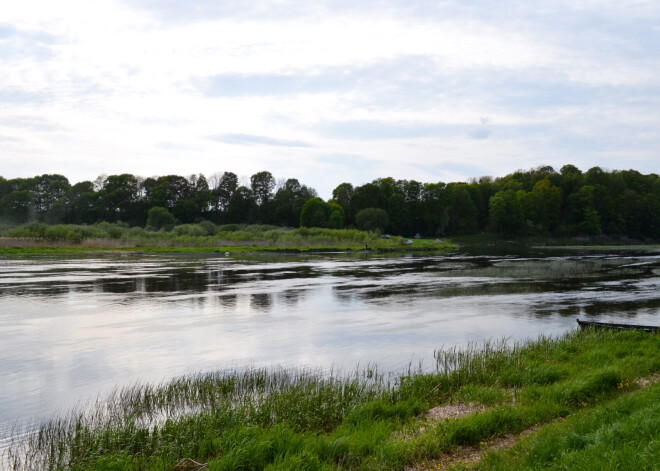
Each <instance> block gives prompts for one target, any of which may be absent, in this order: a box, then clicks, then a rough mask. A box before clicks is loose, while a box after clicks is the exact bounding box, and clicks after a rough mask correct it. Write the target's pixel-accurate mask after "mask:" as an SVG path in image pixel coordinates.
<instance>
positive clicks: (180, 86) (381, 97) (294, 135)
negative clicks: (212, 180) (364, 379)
mask: <svg viewBox="0 0 660 471" xmlns="http://www.w3.org/2000/svg"><path fill="white" fill-rule="evenodd" d="M659 44H660V2H657V1H656V0H649V1H644V0H627V1H626V0H538V1H534V2H527V1H512V0H481V1H477V0H445V1H443V0H428V1H427V0H361V1H354V0H353V1H348V0H335V1H325V0H315V1H308V0H303V1H296V0H252V1H246V0H242V1H238V0H224V1H223V0H185V1H184V0H125V1H122V0H95V1H93V2H90V1H79V0H58V1H57V2H53V1H52V0H21V1H20V2H18V1H14V2H2V5H0V175H2V176H4V177H5V178H15V177H30V176H35V175H40V174H43V173H60V174H63V175H65V176H67V177H68V178H69V179H70V181H71V182H72V183H73V182H78V181H82V180H94V179H95V178H96V177H97V176H98V175H100V174H118V173H133V174H135V175H139V176H143V177H149V176H154V175H167V174H178V175H190V174H193V173H203V174H205V175H206V176H207V177H208V176H211V175H213V174H216V173H222V172H224V171H231V172H234V173H236V174H237V175H241V176H249V175H252V174H254V173H256V172H259V171H262V170H268V171H270V172H271V173H272V174H273V175H274V176H275V177H276V178H298V179H299V180H300V182H301V183H304V184H307V185H309V186H311V187H313V188H315V189H316V190H317V191H318V192H319V194H320V196H322V197H324V198H329V197H330V196H331V192H332V189H333V188H335V187H336V186H337V185H339V184H340V183H342V182H350V183H353V184H354V185H360V184H364V183H367V182H369V181H372V180H374V179H376V178H381V177H394V178H396V179H416V180H419V181H422V182H438V181H444V182H450V181H466V180H468V179H470V178H473V177H480V176H484V175H491V176H502V175H505V174H508V173H511V172H513V171H515V170H517V169H529V168H534V167H538V166H541V165H551V166H553V167H555V168H556V169H559V168H561V166H563V165H564V164H567V163H571V164H574V165H576V166H577V167H579V168H581V169H582V170H587V169H589V168H591V167H593V166H600V167H602V168H604V169H629V168H633V169H636V170H639V171H641V172H643V173H658V172H659V171H660V48H659V47H658V45H659Z"/></svg>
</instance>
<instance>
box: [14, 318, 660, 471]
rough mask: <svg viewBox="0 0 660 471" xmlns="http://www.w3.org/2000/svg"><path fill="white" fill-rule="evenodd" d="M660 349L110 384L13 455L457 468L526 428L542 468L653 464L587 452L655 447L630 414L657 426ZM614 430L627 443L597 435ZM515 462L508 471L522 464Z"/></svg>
mask: <svg viewBox="0 0 660 471" xmlns="http://www.w3.org/2000/svg"><path fill="white" fill-rule="evenodd" d="M659 349H660V337H659V336H658V335H654V334H645V333H640V332H596V331H584V332H582V331H579V332H578V331H573V332H570V333H568V334H566V335H564V336H562V337H559V338H546V337H541V338H539V339H536V340H534V341H529V342H525V343H522V344H518V345H506V344H505V343H504V342H497V343H489V344H485V345H480V346H472V347H470V348H467V349H462V350H460V349H452V350H448V351H438V352H436V355H435V360H436V371H435V372H433V373H425V374H422V373H421V372H415V371H412V370H411V371H408V372H406V373H404V374H402V375H395V376H391V375H383V374H380V373H379V372H378V371H377V370H376V369H374V368H368V369H364V370H361V371H359V372H356V373H354V374H352V375H340V374H336V373H335V374H334V375H333V374H324V373H322V372H319V371H311V370H281V369H272V370H264V369H257V370H248V371H241V372H229V373H222V374H208V375H198V376H191V377H185V378H180V379H176V380H173V381H171V382H168V383H165V384H162V385H158V386H151V385H138V386H134V387H131V388H127V389H123V390H119V391H117V392H116V393H115V394H114V395H112V396H111V397H109V398H107V400H103V401H99V402H98V403H96V404H92V405H90V406H89V407H87V408H85V409H84V410H79V411H76V412H73V413H71V414H70V415H68V416H64V417H62V418H60V419H56V420H53V421H52V422H49V423H47V424H44V425H43V426H42V428H41V429H40V430H39V432H38V433H36V434H34V435H33V436H32V438H31V440H30V441H29V442H27V443H23V444H22V445H21V444H15V445H14V446H13V447H12V448H11V449H10V454H9V457H10V458H11V459H13V461H12V463H13V468H12V469H25V470H29V469H71V470H83V469H85V470H101V469H103V470H106V469H117V470H119V469H122V470H123V469H126V470H138V469H150V470H173V469H179V470H183V469H190V470H192V469H207V467H208V469H212V470H235V469H249V470H269V471H274V470H300V469H318V470H324V469H325V470H330V469H353V470H376V469H378V470H383V469H391V470H394V469H404V468H406V467H407V469H419V470H422V469H444V468H440V467H439V466H440V465H441V464H442V463H444V464H442V466H444V465H445V464H449V465H451V466H458V467H459V468H460V469H464V466H465V464H464V463H461V462H459V461H451V460H449V461H448V459H449V458H451V457H452V456H460V455H457V453H459V452H461V450H464V449H465V447H472V448H475V449H480V448H482V447H486V446H487V445H488V443H489V442H492V441H493V440H496V439H498V437H503V436H513V435H515V436H519V435H520V434H521V433H522V434H529V436H528V437H527V438H526V439H525V440H523V441H522V442H521V443H520V444H519V445H516V446H517V447H518V448H515V450H516V451H519V450H524V451H525V452H526V453H527V454H526V455H525V456H531V457H532V458H529V459H534V460H535V461H534V463H536V464H539V465H543V466H546V465H551V464H552V463H553V462H554V461H555V460H556V459H557V457H563V455H564V454H566V453H569V452H570V453H572V454H573V455H574V456H576V457H578V456H583V455H582V454H585V455H584V456H587V457H588V459H589V460H590V462H592V463H593V466H592V468H589V469H604V468H606V467H607V466H610V467H612V466H613V464H612V463H613V462H615V464H616V469H623V470H628V469H629V470H631V471H632V470H637V469H651V467H652V466H653V465H654V464H653V463H655V462H656V461H655V460H656V459H657V455H655V456H654V455H653V454H648V453H647V454H646V455H644V454H640V455H639V456H637V457H636V459H635V460H633V461H631V463H627V462H626V456H627V454H626V453H621V454H619V455H616V454H615V455H616V456H614V458H613V457H612V454H607V453H604V454H594V452H593V450H592V449H590V446H589V444H590V443H596V442H597V443H598V446H599V447H600V448H598V449H599V450H607V449H608V447H610V448H611V447H613V446H615V445H616V447H618V448H617V449H619V448H620V449H624V450H629V451H631V450H632V451H634V450H638V449H640V447H641V448H644V447H646V449H648V450H657V449H658V448H657V447H658V443H659V442H658V440H659V437H658V436H657V433H655V435H654V434H643V433H639V434H638V433H637V432H636V431H638V430H640V429H639V422H638V421H637V420H635V419H636V418H639V417H640V416H643V417H644V419H645V422H644V424H645V425H644V427H646V428H648V429H649V430H655V431H656V432H657V430H660V418H659V416H658V414H657V413H656V414H650V413H649V412H653V411H655V410H657V404H655V403H654V401H653V398H654V397H657V393H658V391H659V388H658V384H657V383H655V381H656V380H657V378H658V376H657V375H658V374H659V373H660V359H659V358H658V357H657V352H658V350H659ZM654 394H655V396H654ZM617 423H619V424H620V426H619V427H620V428H621V430H620V432H621V433H620V436H621V437H623V438H622V440H623V442H622V443H615V444H614V445H613V444H612V443H613V442H612V440H610V441H607V440H602V439H601V438H600V437H599V436H597V435H598V430H601V429H603V427H605V428H607V427H609V428H611V427H615V424H617ZM653 427H654V428H653ZM532 432H533V433H532ZM594 434H595V435H594ZM538 437H540V438H538ZM528 440H529V441H528ZM544 447H545V448H544ZM546 449H547V450H550V451H548V452H547V453H545V454H544V453H543V451H544V450H546ZM498 453H505V454H506V453H509V452H508V451H499V452H497V451H495V452H491V453H486V455H485V456H484V461H483V463H487V464H488V466H491V467H490V468H487V469H510V468H506V467H502V465H501V463H502V462H505V463H506V460H505V458H502V457H501V456H503V455H499V454H498ZM511 453H514V455H515V451H513V452H511ZM530 453H531V454H530ZM507 456H508V455H507ZM520 459H521V460H522V458H520ZM526 459H527V458H526ZM567 459H568V458H567ZM576 459H577V458H576ZM498 460H499V461H498ZM502 460H505V461H502ZM544 460H545V461H544ZM606 460H607V461H606ZM645 460H646V461H645ZM575 462H579V460H578V461H575ZM195 463H197V464H195ZM498 463H499V464H498ZM520 463H522V464H521V466H520V467H519V468H516V469H528V468H525V463H527V462H526V461H524V460H523V461H520ZM605 463H607V466H606V465H605ZM599 465H600V468H599V467H598V466H599ZM645 466H646V468H645ZM511 469H513V468H511ZM548 469H552V467H550V468H548ZM562 469H565V468H562ZM568 469H582V468H579V467H573V468H570V467H569V468H568ZM585 469H586V468H585Z"/></svg>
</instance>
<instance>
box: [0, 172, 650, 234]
mask: <svg viewBox="0 0 660 471" xmlns="http://www.w3.org/2000/svg"><path fill="white" fill-rule="evenodd" d="M0 218H1V219H2V221H3V222H5V223H13V224H21V223H25V222H29V221H39V222H45V223H48V224H60V223H64V224H93V223H96V222H100V221H107V222H123V223H126V224H127V225H131V226H151V227H153V228H154V229H160V228H167V227H168V226H171V225H173V224H175V223H184V224H185V223H195V222H200V221H204V220H207V221H211V222H213V223H215V224H272V225H277V226H286V227H298V226H303V227H329V228H344V227H358V228H360V229H366V230H380V231H383V232H386V233H391V234H397V235H404V236H411V235H414V234H421V235H426V236H445V235H469V234H477V233H481V232H491V233H497V234H500V235H503V236H507V237H513V236H524V235H547V236H574V235H599V234H606V235H612V236H618V237H621V236H626V237H632V238H656V239H657V238H660V177H658V175H657V174H648V175H644V174H642V173H640V172H638V171H636V170H622V171H619V170H615V171H605V170H603V169H601V168H600V167H593V168H591V169H589V170H587V171H586V172H582V171H581V170H580V169H578V168H577V167H575V166H574V165H564V166H563V167H562V168H561V169H560V170H559V171H556V170H555V169H553V168H552V167H549V166H543V167H538V168H535V169H531V170H527V171H522V170H521V171H517V172H514V173H511V174H509V175H506V176H504V177H499V178H492V177H481V178H478V179H472V180H470V181H468V182H454V183H443V182H438V183H421V182H418V181H415V180H396V179H394V178H391V177H387V178H379V179H377V180H374V181H372V182H371V183H366V184H364V185H360V186H353V185H352V184H351V183H342V184H340V185H339V186H337V187H336V188H335V189H334V190H333V192H332V198H331V199H330V200H329V201H324V200H322V199H321V198H319V197H318V195H317V192H316V191H315V190H314V189H313V188H310V187H308V186H306V185H303V184H301V183H300V182H299V181H298V180H297V179H295V178H289V179H281V180H276V179H275V178H274V177H273V175H272V174H271V173H270V172H268V171H262V172H258V173H255V174H254V175H252V176H251V177H250V178H249V181H247V179H246V181H244V182H241V181H240V179H239V178H238V176H237V175H236V174H234V173H232V172H224V173H223V174H217V175H214V176H213V177H210V178H208V179H207V178H206V177H205V176H204V175H201V174H194V175H190V176H188V177H182V176H178V175H167V176H159V177H150V178H141V177H138V176H135V175H131V174H121V175H110V176H101V177H99V178H97V179H96V180H95V181H93V182H92V181H84V182H80V183H76V184H74V185H71V184H70V182H69V180H68V179H67V178H66V177H65V176H63V175H58V174H45V175H40V176H36V177H33V178H15V179H5V178H3V177H0Z"/></svg>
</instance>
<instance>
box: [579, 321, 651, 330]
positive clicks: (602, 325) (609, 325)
mask: <svg viewBox="0 0 660 471" xmlns="http://www.w3.org/2000/svg"><path fill="white" fill-rule="evenodd" d="M576 320H577V323H578V325H579V326H580V327H581V328H583V329H586V328H589V327H592V328H594V329H614V330H643V331H644V332H660V327H658V326H654V325H637V324H616V323H614V322H596V321H583V320H580V319H576Z"/></svg>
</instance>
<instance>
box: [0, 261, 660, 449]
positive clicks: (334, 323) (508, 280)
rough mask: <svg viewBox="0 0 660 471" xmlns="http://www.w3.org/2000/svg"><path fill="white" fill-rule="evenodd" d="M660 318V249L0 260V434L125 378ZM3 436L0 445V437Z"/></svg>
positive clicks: (369, 358)
mask: <svg viewBox="0 0 660 471" xmlns="http://www.w3.org/2000/svg"><path fill="white" fill-rule="evenodd" d="M578 316H581V317H586V318H593V319H600V320H615V319H616V320H622V321H626V322H634V323H640V324H660V256H659V255H657V254H606V255H571V256H560V255H557V254H556V253H550V252H548V253H546V254H543V253H535V254H527V255H526V256H525V257H522V256H518V255H507V256H501V255H498V256H487V255H450V256H401V257H394V258H392V257H377V256H373V255H369V254H359V255H344V254H335V255H323V256H320V255H319V256H309V255H306V256H291V255H261V256H254V257H244V258H240V259H237V258H233V257H210V256H167V257H163V256H143V257H134V256H125V255H124V256H122V255H115V256H102V257H95V258H73V259H63V258H48V259H45V258H44V259H30V260H10V259H5V260H0V377H1V378H2V380H1V382H0V439H1V438H3V437H7V435H8V434H9V433H10V432H9V430H10V429H11V428H12V427H13V426H15V425H16V424H17V423H19V424H20V423H23V422H25V421H35V420H36V421H38V420H43V419H45V418H47V417H49V416H50V415H52V414H54V413H57V412H60V411H64V410H66V409H68V408H70V407H72V406H74V405H75V404H76V403H78V402H80V401H85V400H88V399H90V398H93V397H96V396H97V395H98V394H103V393H105V392H107V391H108V390H109V389H111V388H112V387H114V386H116V385H125V384H130V383H133V382H136V381H142V382H159V381H161V380H163V379H166V378H170V377H173V376H177V375H181V374H185V373H191V372H199V371H209V370H218V369H225V368H229V367H237V368H241V367H245V366H252V365H284V366H292V365H293V366H298V365H311V366H317V367H328V368H329V367H337V368H342V369H348V370H353V369H354V368H355V367H356V365H358V364H360V365H363V366H366V365H367V364H373V363H377V364H378V365H379V366H380V368H381V369H383V370H387V371H393V372H399V371H403V369H404V368H405V367H406V366H407V365H408V364H409V363H411V362H412V363H413V365H415V366H417V365H418V364H419V363H420V362H422V367H426V368H432V367H433V351H434V350H435V349H438V348H441V347H443V346H445V347H447V346H453V345H464V344H466V343H468V342H474V341H477V342H479V341H482V340H484V339H489V338H494V339H500V338H502V337H509V338H511V339H522V338H528V337H535V336H537V335H538V334H540V333H546V334H556V333H561V332H565V331H567V330H569V329H574V328H575V325H576V324H575V318H576V317H578ZM0 445H1V443H0Z"/></svg>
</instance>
